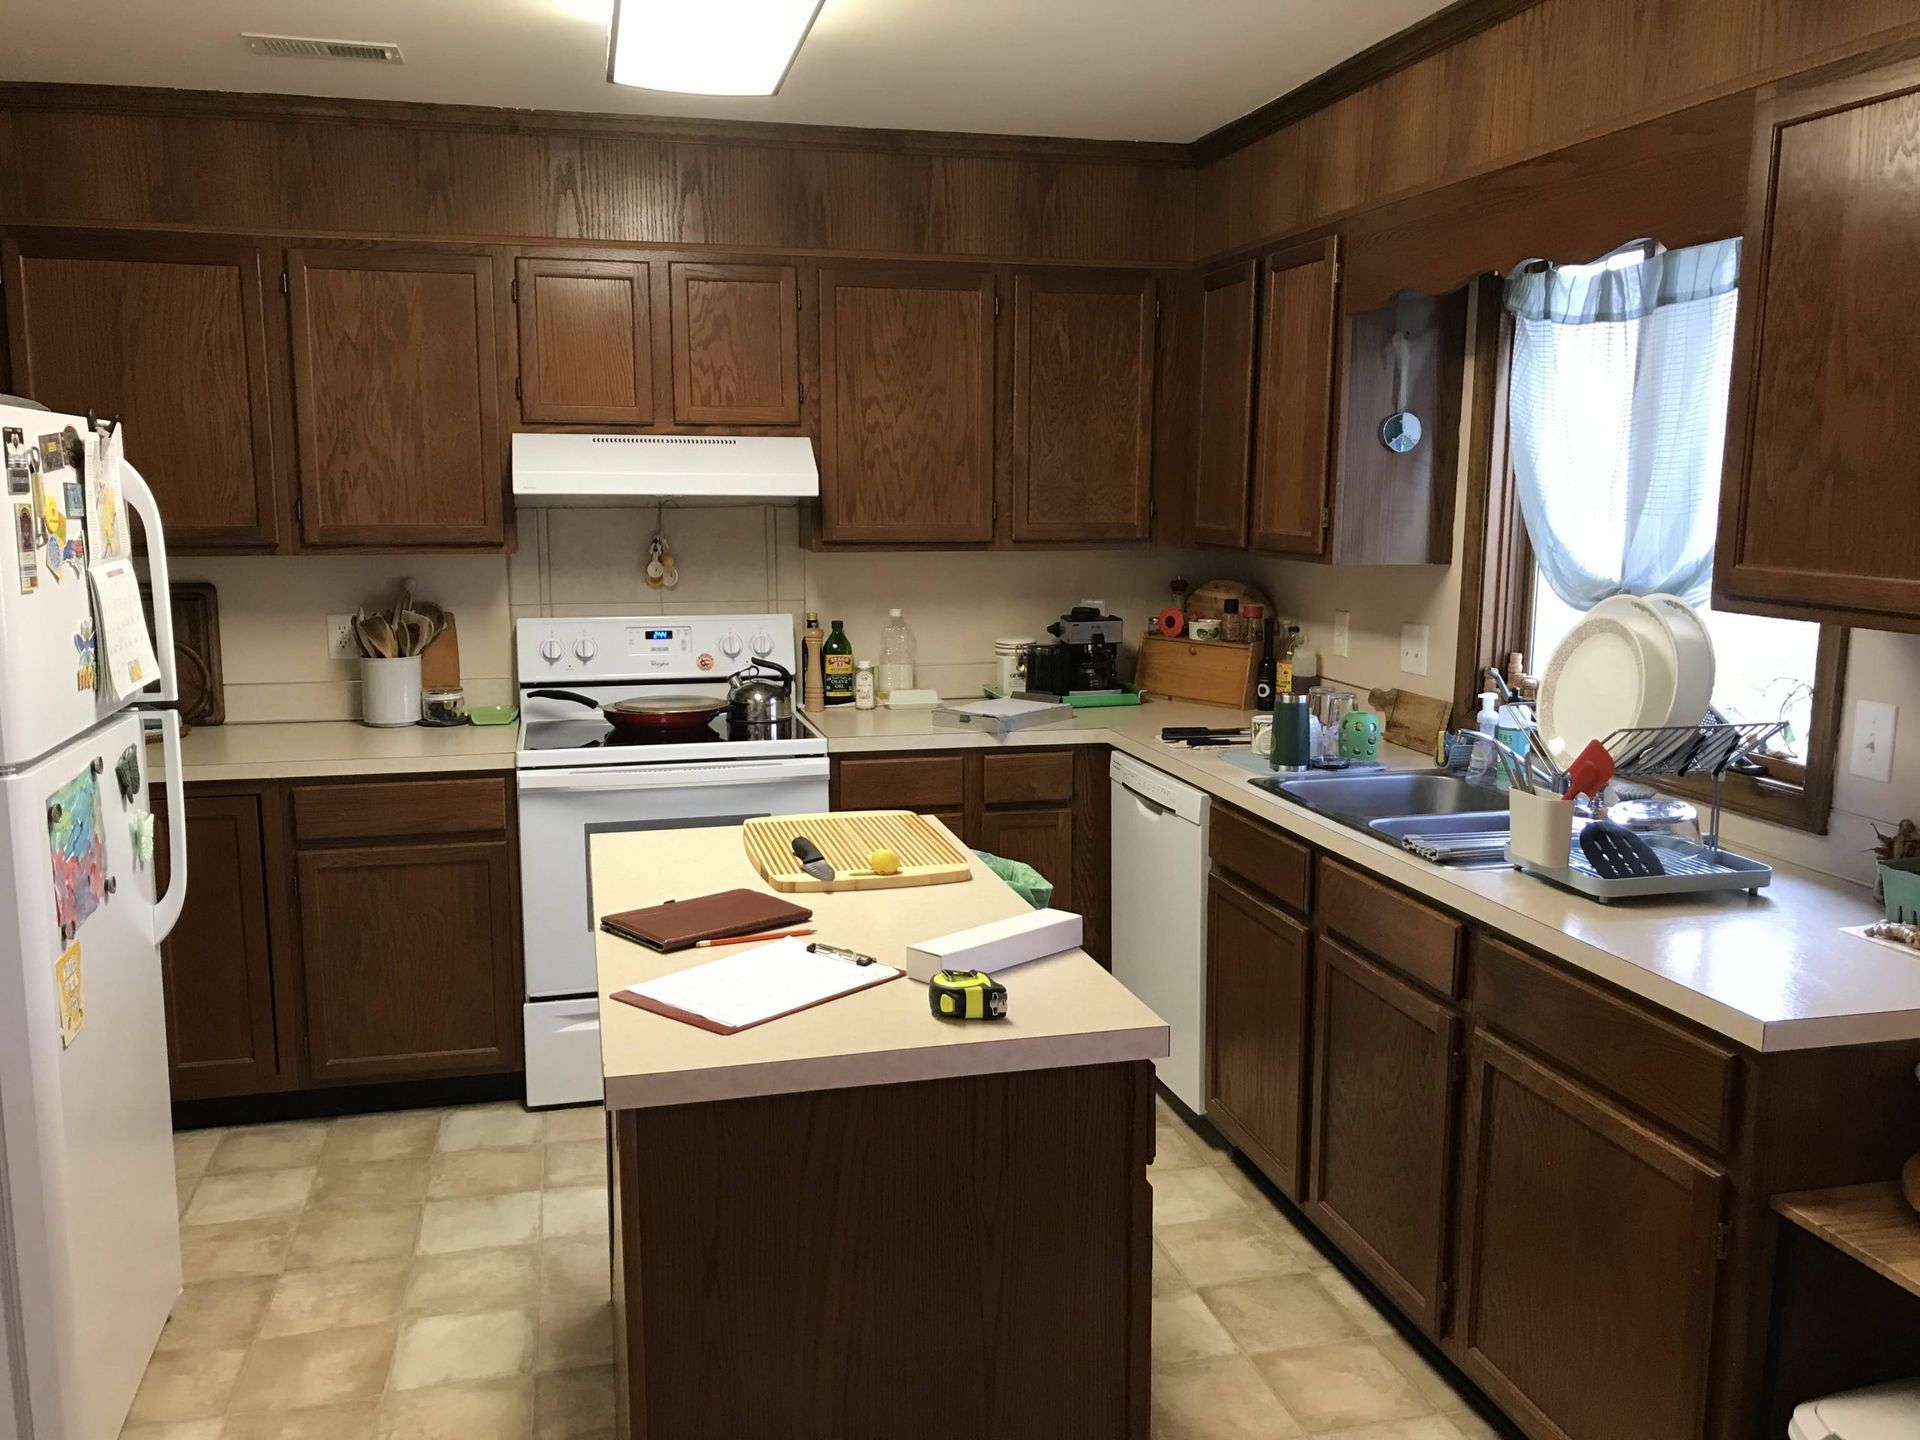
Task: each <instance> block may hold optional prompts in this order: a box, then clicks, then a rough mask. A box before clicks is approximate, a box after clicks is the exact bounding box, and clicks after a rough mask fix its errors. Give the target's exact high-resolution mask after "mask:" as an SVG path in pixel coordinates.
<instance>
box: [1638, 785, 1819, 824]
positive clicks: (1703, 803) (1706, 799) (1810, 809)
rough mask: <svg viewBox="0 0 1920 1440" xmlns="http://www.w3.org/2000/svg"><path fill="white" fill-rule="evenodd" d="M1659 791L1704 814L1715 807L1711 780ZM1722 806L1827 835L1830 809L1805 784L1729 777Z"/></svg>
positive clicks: (1664, 786) (1773, 822) (1757, 817)
mask: <svg viewBox="0 0 1920 1440" xmlns="http://www.w3.org/2000/svg"><path fill="white" fill-rule="evenodd" d="M1659 788H1660V789H1662V790H1664V791H1666V792H1667V793H1668V794H1670V795H1679V796H1683V797H1684V798H1686V799H1688V800H1691V801H1693V802H1694V804H1696V805H1698V806H1699V807H1700V808H1701V810H1703V811H1704V810H1706V808H1707V807H1708V806H1710V805H1712V804H1713V782H1712V781H1711V780H1706V779H1701V778H1699V777H1689V778H1687V779H1675V780H1667V781H1664V782H1662V783H1661V785H1660V787H1659ZM1721 803H1722V806H1723V808H1725V809H1726V810H1728V811H1730V812H1732V813H1733V814H1735V815H1744V816H1745V817H1747V818H1748V819H1749V820H1764V821H1766V822H1767V823H1768V824H1769V825H1784V826H1786V827H1788V828H1789V829H1792V830H1804V831H1806V832H1807V833H1808V834H1810V835H1824V834H1826V833H1827V824H1828V819H1829V816H1828V808H1827V807H1826V806H1825V805H1821V804H1819V803H1817V802H1816V801H1815V799H1814V797H1813V796H1812V795H1811V794H1810V793H1809V792H1808V791H1807V788H1806V787H1805V786H1804V785H1791V784H1787V783H1786V782H1784V781H1780V780H1773V779H1769V778H1767V777H1765V776H1755V775H1728V776H1727V779H1726V788H1725V789H1724V790H1723V791H1722V794H1721ZM1704 818H1705V817H1704V816H1703V817H1702V819H1703V822H1704Z"/></svg>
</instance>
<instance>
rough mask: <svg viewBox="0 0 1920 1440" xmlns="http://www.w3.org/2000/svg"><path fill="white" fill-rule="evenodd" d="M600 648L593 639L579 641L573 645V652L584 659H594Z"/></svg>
mask: <svg viewBox="0 0 1920 1440" xmlns="http://www.w3.org/2000/svg"><path fill="white" fill-rule="evenodd" d="M598 650H599V647H598V646H597V645H595V644H594V643H593V641H591V640H581V641H578V642H577V643H575V645H574V647H573V653H574V654H576V655H578V656H579V657H580V658H581V659H582V660H591V659H593V657H594V655H595V654H596V653H598Z"/></svg>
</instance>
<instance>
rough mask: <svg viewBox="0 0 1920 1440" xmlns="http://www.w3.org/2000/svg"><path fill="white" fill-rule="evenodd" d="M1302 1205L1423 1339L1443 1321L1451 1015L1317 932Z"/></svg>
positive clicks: (1454, 1044) (1456, 1035)
mask: <svg viewBox="0 0 1920 1440" xmlns="http://www.w3.org/2000/svg"><path fill="white" fill-rule="evenodd" d="M1314 950H1315V956H1316V960H1317V970H1316V974H1315V977H1314V1103H1313V1161H1312V1165H1311V1167H1310V1171H1309V1175H1310V1179H1309V1184H1308V1210H1309V1212H1310V1213H1311V1214H1312V1216H1313V1218H1314V1219H1315V1220H1316V1221H1318V1222H1319V1224H1320V1227H1321V1228H1322V1229H1323V1230H1325V1231H1326V1232H1327V1234H1328V1235H1329V1236H1330V1237H1331V1238H1332V1239H1333V1241H1334V1243H1335V1244H1337V1245H1339V1246H1340V1248H1341V1249H1342V1250H1344V1251H1345V1252H1346V1253H1347V1255H1348V1256H1349V1257H1350V1258H1351V1259H1352V1260H1353V1261H1354V1263H1355V1264H1357V1265H1359V1266H1360V1268H1361V1269H1363V1270H1365V1271H1366V1272H1367V1274H1368V1275H1369V1276H1370V1277H1372V1279H1373V1281H1374V1283H1376V1284H1377V1285H1379V1286H1380V1288H1381V1289H1382V1290H1384V1291H1386V1293H1387V1294H1388V1296H1389V1297H1390V1298H1391V1299H1392V1300H1393V1301H1394V1303H1395V1304H1397V1305H1398V1306H1399V1307H1400V1308H1401V1309H1402V1310H1403V1311H1404V1312H1406V1314H1407V1315H1408V1317H1409V1318H1411V1319H1412V1320H1413V1321H1414V1322H1415V1323H1416V1324H1418V1325H1419V1326H1420V1328H1421V1329H1423V1330H1425V1331H1426V1332H1427V1333H1428V1334H1430V1335H1432V1334H1438V1333H1439V1330H1440V1327H1441V1324H1442V1322H1443V1320H1444V1312H1445V1293H1446V1292H1445V1286H1446V1260H1447V1188H1448V1181H1449V1178H1450V1175H1451V1170H1452V1163H1453V1150H1454V1112H1455V1106H1454V1080H1453V1077H1454V1074H1455V1073H1456V1063H1455V1057H1456V1055H1457V1052H1458V1051H1459V1048H1460V1019H1459V1017H1458V1016H1457V1015H1455V1014H1454V1012H1453V1011H1452V1010H1451V1009H1450V1008H1449V1007H1448V1006H1446V1005H1445V1004H1443V1003H1441V1002H1440V1001H1438V1000H1435V999H1433V998H1432V997H1430V996H1429V995H1427V994H1426V993H1425V992H1424V991H1421V990H1418V989H1415V988H1414V987H1413V986H1412V985H1409V984H1407V983H1406V982H1405V981H1403V980H1400V979H1398V978H1396V977H1395V976H1393V975H1390V974H1389V973H1387V971H1386V970H1384V969H1382V968H1381V967H1380V966H1378V965H1376V964H1374V963H1373V962H1372V961H1371V960H1368V959H1366V958H1365V957H1364V956H1361V955H1359V954H1357V953H1355V952H1354V951H1352V950H1349V949H1347V947H1346V946H1344V945H1342V944H1340V943H1339V942H1338V941H1337V940H1334V939H1331V938H1330V937H1328V936H1326V935H1321V936H1319V937H1318V938H1317V941H1316V943H1315V946H1314Z"/></svg>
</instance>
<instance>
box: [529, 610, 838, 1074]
mask: <svg viewBox="0 0 1920 1440" xmlns="http://www.w3.org/2000/svg"><path fill="white" fill-rule="evenodd" d="M514 655H515V664H516V673H517V675H518V677H519V691H520V696H519V698H520V735H519V742H518V744H517V746H516V750H515V755H514V768H515V771H516V772H517V773H516V780H517V783H518V788H519V794H520V910H521V924H522V929H523V932H524V938H525V942H526V944H525V950H526V977H527V1001H526V1010H525V1030H526V1065H527V1104H528V1105H531V1106H543V1105H571V1104H578V1103H581V1102H584V1101H596V1100H598V1099H600V1096H601V1075H600V1020H599V1015H600V1009H599V999H600V997H599V993H598V984H597V973H596V965H595V961H594V933H595V930H596V928H597V926H598V924H599V918H600V917H599V914H598V912H597V910H596V907H595V904H594V898H593V890H592V883H591V880H590V878H589V871H588V863H587V846H588V843H589V842H590V841H591V839H592V837H593V836H595V835H599V834H606V833H609V832H614V831H621V830H672V829H684V828H687V827H690V826H698V825H737V824H739V823H740V822H741V821H742V820H745V819H748V818H750V817H752V816H755V815H797V814H809V813H812V812H814V811H820V810H825V809H826V808H827V742H826V740H825V739H824V738H822V737H821V735H820V734H819V732H818V731H816V730H815V729H814V728H813V727H812V726H811V725H809V724H808V723H807V722H806V720H805V718H804V717H801V716H799V714H798V711H799V705H798V701H797V698H796V702H795V706H794V709H795V719H794V720H793V721H791V722H790V723H788V724H785V725H781V726H777V727H772V728H770V729H769V728H760V729H751V730H749V729H742V728H739V727H734V726H731V725H729V723H728V721H727V718H726V716H725V714H724V713H722V714H720V715H718V716H716V717H714V719H713V721H712V722H711V723H710V724H709V725H708V726H707V727H706V728H705V729H704V730H702V731H701V732H700V733H699V735H697V736H696V737H694V738H690V739H671V738H667V739H652V738H647V739H640V738H634V737H629V736H627V735H624V734H618V733H616V732H615V731H614V729H613V727H612V726H611V725H610V724H609V723H608V722H607V721H606V720H604V719H602V718H601V717H600V716H599V715H598V714H597V713H596V712H594V711H592V710H589V709H587V708H585V707H583V706H581V705H579V704H578V703H576V702H574V701H570V700H560V699H554V698H551V697H547V696H541V695H538V694H535V693H533V692H535V691H538V690H541V689H550V688H551V689H565V690H572V691H576V692H578V693H580V694H582V695H587V696H591V697H592V698H594V699H596V700H600V701H602V702H608V701H614V700H623V699H627V698H629V697H632V696H638V695H646V694H659V693H672V694H676V695H704V696H712V697H715V698H718V699H724V698H725V697H726V693H727V679H728V677H729V676H731V675H732V674H733V673H734V672H736V671H738V670H742V669H745V668H746V667H747V665H749V664H750V663H751V662H752V661H754V660H755V659H766V660H772V661H773V662H775V663H776V664H779V665H782V666H784V667H785V668H786V669H787V670H789V671H793V670H795V669H796V666H795V663H794V658H795V647H794V635H793V620H792V617H790V616H786V615H674V616H663V617H650V616H625V615H623V616H608V617H604V618H593V619H544V618H543V619H532V620H521V621H519V622H517V623H516V624H515V626H514Z"/></svg>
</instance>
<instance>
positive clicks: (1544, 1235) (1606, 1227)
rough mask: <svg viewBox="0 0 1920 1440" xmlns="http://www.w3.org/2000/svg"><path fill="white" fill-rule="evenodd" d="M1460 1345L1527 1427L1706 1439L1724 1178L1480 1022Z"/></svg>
mask: <svg viewBox="0 0 1920 1440" xmlns="http://www.w3.org/2000/svg"><path fill="white" fill-rule="evenodd" d="M1464 1154H1465V1161H1464V1175H1463V1181H1462V1187H1461V1222H1460V1241H1459V1265H1458V1273H1459V1277H1460V1307H1459V1315H1458V1318H1457V1320H1456V1322H1455V1324H1454V1329H1453V1335H1452V1338H1451V1341H1450V1348H1451V1349H1452V1350H1453V1352H1454V1355H1455V1358H1457V1359H1458V1360H1459V1362H1460V1364H1461V1366H1462V1367H1463V1368H1464V1369H1465V1370H1466V1371H1467V1373H1468V1374H1469V1375H1471V1376H1472V1377H1473V1378H1474V1379H1475V1380H1476V1381H1478V1382H1479V1383H1480V1385H1482V1386H1483V1387H1484V1388H1485V1389H1486V1391H1487V1393H1488V1394H1490V1395H1492V1396H1493V1398H1494V1399H1495V1400H1497V1401H1498V1402H1499V1403H1500V1405H1501V1406H1502V1407H1503V1408H1504V1409H1506V1410H1507V1412H1508V1413H1509V1414H1511V1415H1513V1416H1514V1417H1515V1418H1516V1419H1518V1420H1519V1421H1520V1422H1521V1423H1522V1425H1523V1426H1525V1427H1526V1428H1527V1429H1528V1430H1529V1431H1530V1432H1531V1433H1533V1434H1535V1435H1540V1436H1566V1437H1567V1440H1605V1437H1614V1436H1626V1435H1631V1436H1633V1437H1635V1440H1693V1437H1696V1436H1698V1435H1700V1434H1702V1433H1703V1430H1704V1427H1705V1424H1706V1419H1705V1409H1706V1398H1707V1384H1708V1375H1709V1373H1710V1364H1711V1355H1712V1342H1713V1323H1714V1294H1715V1283H1716V1275H1717V1270H1718V1263H1719V1262H1718V1257H1719V1254H1720V1249H1721V1239H1722V1231H1721V1219H1722V1215H1723V1212H1724V1205H1725V1192H1726V1189H1727V1183H1726V1177H1725V1176H1724V1174H1723V1173H1722V1172H1721V1171H1720V1170H1719V1169H1718V1168H1717V1167H1715V1166H1714V1165H1712V1164H1710V1163H1708V1162H1706V1161H1704V1160H1702V1159H1700V1158H1698V1157H1696V1156H1695V1155H1693V1154H1692V1153H1691V1152H1689V1151H1688V1150H1686V1149H1684V1148H1682V1147H1681V1146H1679V1145H1677V1144H1674V1143H1673V1142H1671V1141H1669V1140H1666V1139H1664V1138H1662V1137H1661V1136H1659V1135H1658V1134H1656V1133H1654V1132H1653V1131H1652V1130H1650V1129H1648V1128H1646V1127H1645V1126H1644V1125H1642V1124H1640V1123H1639V1122H1638V1121H1636V1120H1634V1119H1632V1118H1631V1117H1629V1116H1628V1115H1627V1114H1626V1113H1625V1112H1624V1111H1622V1110H1620V1109H1618V1108H1616V1107H1615V1106H1613V1105H1611V1104H1609V1103H1608V1102H1607V1101H1605V1100H1603V1099H1602V1098H1600V1096H1598V1095H1597V1094H1595V1093H1594V1092H1592V1091H1589V1090H1587V1089H1586V1088H1585V1087H1583V1086H1581V1085H1579V1084H1576V1083H1575V1082H1574V1081H1572V1080H1570V1079H1568V1078H1566V1077H1564V1076H1562V1075H1560V1074H1558V1073H1556V1072H1555V1071H1553V1070H1552V1069H1550V1068H1548V1067H1547V1066H1546V1065H1544V1064H1542V1063H1541V1062H1539V1061H1537V1060H1535V1059H1533V1058H1531V1057H1530V1056H1528V1055H1526V1054H1524V1053H1523V1052H1521V1051H1520V1050H1517V1049H1515V1048H1514V1047H1512V1046H1510V1045H1508V1044H1506V1043H1504V1042H1503V1041H1501V1040H1500V1039H1498V1038H1497V1037H1495V1036H1493V1035H1490V1034H1488V1033H1486V1032H1485V1031H1478V1030H1477V1031H1476V1032H1475V1034H1474V1036H1473V1041H1472V1054H1471V1081H1470V1085H1469V1090H1468V1101H1467V1121H1466V1145H1465V1150H1464Z"/></svg>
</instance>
